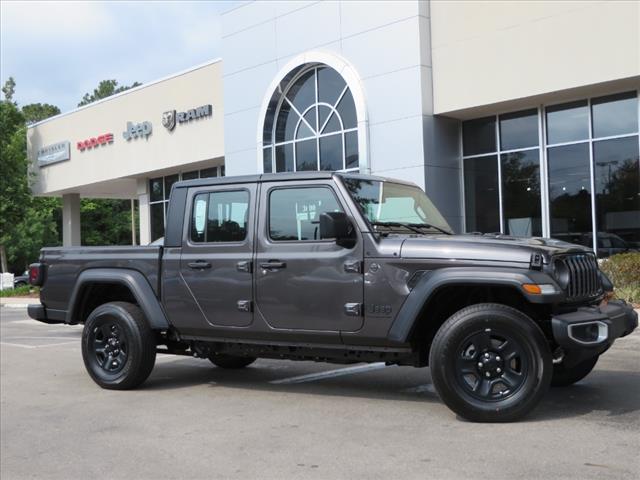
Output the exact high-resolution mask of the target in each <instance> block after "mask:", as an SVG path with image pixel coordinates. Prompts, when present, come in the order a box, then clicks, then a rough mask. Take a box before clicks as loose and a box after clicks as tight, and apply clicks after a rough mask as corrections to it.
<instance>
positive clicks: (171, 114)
mask: <svg viewBox="0 0 640 480" xmlns="http://www.w3.org/2000/svg"><path fill="white" fill-rule="evenodd" d="M211 115H213V107H212V106H211V105H202V106H201V107H198V108H192V109H190V110H187V111H186V112H176V110H168V111H166V112H164V113H163V114H162V125H164V126H165V128H166V129H167V130H169V131H171V130H173V129H174V128H175V126H176V123H179V124H183V123H188V122H190V121H191V120H197V119H198V118H206V117H210V116H211Z"/></svg>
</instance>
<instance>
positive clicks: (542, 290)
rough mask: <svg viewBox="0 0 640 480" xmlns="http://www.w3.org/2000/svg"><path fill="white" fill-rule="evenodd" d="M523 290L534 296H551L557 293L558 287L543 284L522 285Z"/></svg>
mask: <svg viewBox="0 0 640 480" xmlns="http://www.w3.org/2000/svg"><path fill="white" fill-rule="evenodd" d="M522 288H523V289H524V291H525V292H527V293H530V294H532V295H549V294H552V293H557V290H556V287H554V286H553V285H551V284H547V283H543V284H540V285H538V284H536V283H524V284H522Z"/></svg>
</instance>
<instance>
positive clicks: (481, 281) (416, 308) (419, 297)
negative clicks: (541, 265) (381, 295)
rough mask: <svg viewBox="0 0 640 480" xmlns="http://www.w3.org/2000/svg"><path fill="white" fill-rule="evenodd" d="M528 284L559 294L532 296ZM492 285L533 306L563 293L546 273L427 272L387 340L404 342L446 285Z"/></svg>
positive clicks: (500, 270) (468, 269)
mask: <svg viewBox="0 0 640 480" xmlns="http://www.w3.org/2000/svg"><path fill="white" fill-rule="evenodd" d="M525 283H536V284H551V285H553V286H554V287H555V289H556V292H557V293H553V294H546V295H532V294H529V293H527V292H525V291H524V290H523V289H522V285H523V284H525ZM452 285H456V286H465V285H492V286H507V287H511V288H514V289H515V290H516V291H518V292H520V293H521V294H522V295H523V297H524V298H526V299H527V300H528V301H529V302H531V303H557V302H560V301H562V300H563V299H564V293H563V292H562V289H561V288H560V287H559V286H558V285H557V283H556V282H555V281H554V280H553V279H552V278H551V277H550V276H549V275H547V274H546V273H543V272H539V271H535V270H524V269H521V268H485V267H449V268H442V269H438V270H432V271H427V272H425V274H424V275H422V277H421V278H420V280H419V281H418V283H417V284H416V286H415V287H414V288H413V290H411V292H410V293H409V295H408V296H407V298H406V300H405V301H404V303H403V304H402V307H401V308H400V311H399V312H398V315H397V316H396V318H395V320H394V321H393V323H392V324H391V328H390V329H389V332H388V334H387V338H388V339H389V340H391V341H393V342H400V343H405V342H407V341H408V339H409V335H410V334H411V331H412V330H413V326H414V324H415V323H416V322H417V321H418V320H419V316H420V313H421V312H422V309H423V307H424V306H425V305H426V303H427V302H428V301H429V299H430V298H431V297H432V296H433V294H434V293H436V291H437V290H438V289H440V288H442V287H445V286H452Z"/></svg>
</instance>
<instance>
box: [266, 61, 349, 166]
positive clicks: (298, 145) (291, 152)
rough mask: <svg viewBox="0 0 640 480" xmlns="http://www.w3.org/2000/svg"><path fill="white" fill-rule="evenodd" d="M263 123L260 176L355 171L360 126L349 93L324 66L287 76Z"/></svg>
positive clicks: (338, 77) (273, 97)
mask: <svg viewBox="0 0 640 480" xmlns="http://www.w3.org/2000/svg"><path fill="white" fill-rule="evenodd" d="M288 77H289V78H288V79H287V78H285V80H283V82H282V83H281V84H280V85H279V86H278V88H277V89H276V92H275V93H274V94H273V96H272V98H271V102H270V103H269V107H268V109H267V114H266V117H265V120H264V132H263V152H262V153H263V165H264V172H265V173H271V172H296V171H297V172H299V171H303V170H348V171H353V170H357V169H358V123H357V118H356V108H355V104H354V101H353V95H352V94H351V90H349V87H348V86H347V84H346V83H345V81H344V79H343V78H342V77H341V76H340V74H339V73H338V72H336V71H335V70H333V69H332V68H330V67H327V66H326V65H314V66H313V67H308V66H307V67H306V68H304V67H303V68H300V69H298V70H297V71H295V72H292V74H291V75H288Z"/></svg>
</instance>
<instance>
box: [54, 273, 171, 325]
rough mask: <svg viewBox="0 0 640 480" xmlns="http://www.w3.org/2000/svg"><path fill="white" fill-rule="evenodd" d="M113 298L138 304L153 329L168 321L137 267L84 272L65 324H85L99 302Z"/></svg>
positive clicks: (113, 299)
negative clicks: (134, 268)
mask: <svg viewBox="0 0 640 480" xmlns="http://www.w3.org/2000/svg"><path fill="white" fill-rule="evenodd" d="M112 301H127V302H130V303H135V304H137V305H138V306H139V307H140V309H141V310H142V312H143V313H144V315H145V318H146V320H147V322H148V323H149V326H150V327H151V328H152V329H153V330H166V329H168V328H169V321H168V319H167V317H166V314H165V312H164V310H163V308H162V305H161V304H160V301H159V300H158V298H157V297H156V296H155V294H154V292H153V289H152V288H151V285H149V282H148V281H147V279H146V278H145V277H144V275H143V274H142V273H140V272H138V271H136V270H127V269H116V268H95V269H89V270H85V271H84V272H82V273H81V274H80V275H79V276H78V279H77V281H76V283H75V285H74V288H73V291H72V293H71V297H70V301H69V310H68V311H67V315H66V319H65V323H68V324H77V323H82V322H83V321H84V319H86V317H87V316H88V315H89V313H91V311H92V310H93V309H94V308H96V307H97V306H98V305H102V304H104V303H107V302H112Z"/></svg>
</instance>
